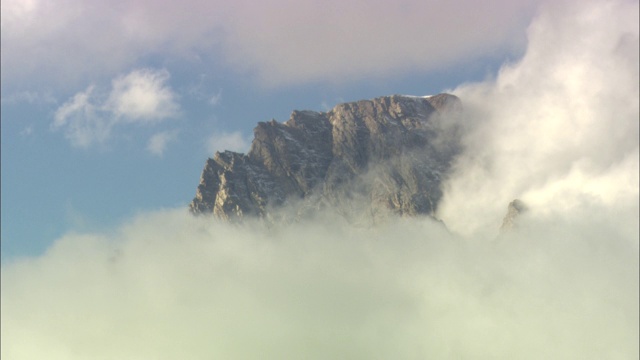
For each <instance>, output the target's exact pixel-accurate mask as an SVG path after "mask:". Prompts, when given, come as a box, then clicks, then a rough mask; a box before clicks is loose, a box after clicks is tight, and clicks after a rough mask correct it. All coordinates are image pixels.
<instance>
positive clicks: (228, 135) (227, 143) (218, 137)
mask: <svg viewBox="0 0 640 360" xmlns="http://www.w3.org/2000/svg"><path fill="white" fill-rule="evenodd" d="M250 145H251V139H250V138H249V137H247V136H244V135H242V133H241V132H239V131H233V132H224V131H223V132H214V133H213V134H211V136H209V138H208V139H207V143H206V149H207V153H209V154H210V156H213V154H215V153H216V152H217V151H220V152H223V151H225V150H229V151H235V152H240V153H246V152H247V151H248V150H249V146H250Z"/></svg>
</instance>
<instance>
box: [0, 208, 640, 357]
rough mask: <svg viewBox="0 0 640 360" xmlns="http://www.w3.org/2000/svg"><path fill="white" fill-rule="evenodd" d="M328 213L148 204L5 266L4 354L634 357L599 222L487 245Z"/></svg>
mask: <svg viewBox="0 0 640 360" xmlns="http://www.w3.org/2000/svg"><path fill="white" fill-rule="evenodd" d="M595 210H600V211H604V213H605V214H608V213H609V212H608V211H609V210H612V209H607V208H599V209H595ZM325 215H326V218H325V219H323V218H322V217H319V218H317V219H315V220H314V221H303V222H301V223H298V224H291V225H288V226H275V227H273V226H272V227H266V226H264V225H263V224H258V223H252V222H248V223H245V224H244V226H237V225H232V224H228V223H222V222H217V221H214V220H213V219H211V218H208V217H193V216H191V215H190V214H188V213H187V212H186V210H185V209H180V210H169V211H158V212H154V213H147V214H142V215H139V216H138V217H136V218H135V219H133V220H131V221H130V222H128V223H127V224H125V225H123V226H121V227H119V228H117V229H113V230H112V231H109V232H107V233H84V234H80V233H76V234H73V233H72V234H68V235H66V236H64V237H62V238H61V239H59V240H58V241H57V242H56V243H55V244H54V245H53V246H52V247H51V248H50V249H49V250H48V251H47V253H46V254H44V255H42V256H40V257H36V258H26V259H17V260H15V259H14V260H13V261H12V262H9V263H7V262H3V264H2V271H1V275H2V282H1V286H2V292H1V296H2V302H1V304H2V314H3V316H2V318H1V320H0V321H1V324H2V334H3V346H2V348H1V352H2V357H3V358H7V359H14V358H15V359H25V360H28V359H42V358H43V357H46V358H47V359H52V360H56V359H67V360H73V359H86V358H104V359H113V358H144V359H150V358H153V359H175V358H176V357H184V358H189V359H210V358H234V359H237V358H248V359H256V358H261V359H299V358H306V359H328V358H340V357H349V358H353V359H370V358H376V357H379V358H385V359H386V358H394V359H415V358H420V359H425V358H440V359H442V358H463V359H467V358H473V359H495V358H518V359H540V358H553V359H572V358H573V359H602V358H606V359H617V358H620V359H629V358H637V356H638V335H639V333H638V320H637V319H638V315H639V314H638V306H637V304H638V290H639V288H638V284H639V279H638V271H637V270H638V256H637V250H638V248H637V238H636V239H634V238H632V237H631V238H630V237H627V236H626V235H625V233H624V232H621V231H619V229H617V228H615V227H612V226H610V224H608V223H607V222H606V221H599V222H593V221H592V220H593V219H591V218H586V219H585V218H580V217H572V216H568V217H564V216H563V217H557V218H554V219H550V218H530V219H528V220H527V221H526V222H523V223H521V224H522V227H521V228H520V229H521V232H519V233H517V234H514V235H513V236H512V237H509V238H504V239H502V241H500V242H485V241H481V239H477V238H469V239H463V238H457V237H453V236H451V235H450V234H448V233H447V232H446V231H444V229H443V228H442V227H441V226H439V225H438V224H435V223H432V222H431V221H430V220H426V219H405V220H400V219H398V221H393V222H389V223H387V224H385V225H382V226H380V227H377V228H355V227H351V226H349V225H346V224H345V223H344V222H342V221H338V219H335V218H332V215H331V214H325ZM568 215H571V214H568Z"/></svg>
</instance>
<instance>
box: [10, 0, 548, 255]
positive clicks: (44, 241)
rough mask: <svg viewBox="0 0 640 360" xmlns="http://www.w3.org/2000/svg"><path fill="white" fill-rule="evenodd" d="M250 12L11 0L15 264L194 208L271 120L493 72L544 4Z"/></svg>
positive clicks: (260, 7) (271, 6)
mask: <svg viewBox="0 0 640 360" xmlns="http://www.w3.org/2000/svg"><path fill="white" fill-rule="evenodd" d="M512 3H513V4H512ZM159 4H162V5H159ZM237 4H238V3H237V2H235V1H234V2H230V1H217V2H215V1H214V2H209V3H207V4H202V3H199V2H192V3H190V2H186V3H185V2H172V1H164V2H152V1H133V2H131V1H126V2H125V1H113V2H109V4H108V5H106V4H100V5H98V4H94V3H92V2H87V1H82V0H71V1H60V2H43V1H37V0H33V1H26V0H3V2H2V6H3V11H2V54H3V56H2V257H3V258H6V257H13V256H18V255H33V254H39V253H42V252H43V250H44V249H46V247H47V246H48V245H49V244H51V242H52V241H53V240H54V239H56V238H57V237H59V236H60V235H62V234H63V233H65V232H67V231H84V230H89V229H99V228H101V227H108V226H111V225H113V224H115V223H118V222H120V221H122V220H123V219H125V218H127V217H129V216H131V215H132V214H135V213H137V212H140V211H144V210H149V209H156V208H162V207H175V206H186V204H187V203H188V202H189V201H190V199H191V198H192V197H193V195H194V193H195V188H196V185H197V183H198V178H199V175H200V170H201V168H202V166H203V164H204V162H205V160H206V158H207V157H208V156H212V154H213V151H215V150H216V149H218V150H223V148H229V149H232V150H237V151H243V150H246V149H247V147H248V144H249V143H250V139H251V135H252V129H253V127H254V126H255V125H256V123H257V122H258V121H267V120H270V119H272V118H275V119H276V120H278V121H285V120H286V119H287V118H288V116H289V114H290V112H291V111H292V110H294V109H311V110H327V109H329V108H331V107H333V106H334V105H336V104H337V103H340V102H344V101H353V100H359V99H365V98H373V97H376V96H382V95H389V94H418V95H423V94H433V93H438V92H441V91H444V90H446V89H452V88H454V87H455V86H457V85H459V84H461V83H463V82H466V81H477V80H482V79H483V78H485V77H491V76H494V75H495V73H496V71H497V69H498V68H499V66H500V65H501V64H502V63H503V62H504V61H505V60H507V59H515V58H517V57H518V56H521V54H522V51H523V49H524V39H525V30H526V26H527V24H528V22H529V21H530V19H531V17H532V16H533V14H534V13H535V5H536V2H533V1H519V2H510V1H504V2H500V1H498V2H494V3H492V4H489V5H488V6H487V5H485V6H479V5H475V3H474V2H468V3H465V2H460V3H459V4H456V5H452V4H448V3H445V2H422V1H402V2H400V3H396V2H384V1H378V2H372V3H371V2H362V1H351V2H346V3H343V2H336V1H334V2H331V1H329V2H315V1H303V2H299V3H291V2H286V1H265V2H260V3H259V4H252V3H250V2H249V3H247V4H245V5H246V6H245V5H242V6H241V5H237ZM461 6H462V7H472V8H476V9H477V10H479V11H480V16H481V17H484V18H475V16H470V14H467V15H465V16H463V18H460V17H459V13H458V12H457V11H458V7H461ZM189 8H191V10H185V11H182V10H183V9H189ZM494 10H495V11H494ZM318 12H322V13H324V16H322V17H321V16H317V13H318ZM223 15H224V16H223ZM464 22H467V23H466V24H465V23H464ZM125 25H126V26H125ZM442 36H445V38H443V39H440V38H441V37H442ZM447 37H449V38H447ZM310 52H313V53H310ZM145 93H146V95H145ZM145 96H146V98H145ZM80 98H83V99H84V101H85V102H84V103H81V101H80ZM74 99H76V100H78V101H79V102H74ZM127 99H128V100H127ZM127 102H128V103H127ZM74 106H75V107H74ZM65 109H66V113H65ZM65 114H66V115H65ZM152 139H153V140H152Z"/></svg>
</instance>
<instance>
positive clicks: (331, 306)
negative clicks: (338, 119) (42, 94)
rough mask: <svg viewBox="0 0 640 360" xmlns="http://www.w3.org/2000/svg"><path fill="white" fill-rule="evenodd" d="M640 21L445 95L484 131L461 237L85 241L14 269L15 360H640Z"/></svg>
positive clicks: (602, 12)
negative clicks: (511, 211)
mask: <svg viewBox="0 0 640 360" xmlns="http://www.w3.org/2000/svg"><path fill="white" fill-rule="evenodd" d="M555 10H557V9H556V8H554V11H555ZM637 10H638V6H637V3H631V2H624V1H621V2H607V3H606V4H601V3H588V4H586V5H585V4H581V5H580V6H576V7H575V8H574V7H568V8H567V9H564V11H565V12H564V13H562V14H564V16H558V15H557V13H556V12H552V11H548V12H546V13H543V14H542V15H541V17H540V18H539V19H538V20H537V21H536V22H534V23H533V24H532V26H531V27H530V30H529V45H528V48H527V51H526V53H525V55H524V56H523V58H522V59H520V60H518V61H515V62H511V63H507V64H505V65H504V66H503V67H502V69H501V70H500V72H499V73H498V74H496V75H495V77H492V78H489V79H487V80H486V81H484V82H480V83H470V84H462V85H461V86H459V87H458V88H456V89H453V90H446V89H443V92H447V93H450V94H453V95H455V96H457V97H458V98H459V99H461V101H462V102H463V104H464V111H465V113H466V115H465V116H464V117H463V118H464V119H465V121H463V122H460V124H461V127H460V131H461V133H460V144H461V149H462V150H461V151H460V152H459V153H458V154H457V155H456V156H455V157H454V158H453V160H452V162H451V163H450V168H449V170H448V174H449V175H448V177H447V178H446V181H444V182H442V183H441V184H440V190H441V197H440V201H439V203H438V206H437V207H436V209H435V212H434V213H433V214H432V215H433V217H437V218H438V219H442V221H444V223H445V224H446V228H444V227H443V226H442V225H441V224H440V223H439V222H437V221H435V220H434V219H432V218H431V217H429V216H426V215H425V216H397V217H391V218H390V219H392V221H384V222H381V223H378V224H377V225H376V226H353V223H351V222H349V221H347V220H346V219H345V217H343V216H341V215H340V214H336V213H335V212H332V211H324V210H323V209H322V208H320V209H319V210H318V211H317V212H314V215H313V216H309V217H302V218H301V219H300V220H299V221H292V222H282V223H276V224H275V225H269V224H266V223H265V222H264V221H258V220H256V221H254V220H251V219H247V221H245V222H244V223H242V224H238V223H234V222H229V221H226V220H222V219H218V218H215V217H214V216H192V214H191V213H189V211H188V210H187V209H186V206H182V207H180V208H177V209H164V210H162V209H161V210H157V211H153V212H146V213H141V214H139V215H137V216H136V217H134V218H132V219H130V220H129V221H127V222H125V223H124V224H122V225H121V226H119V227H116V228H114V229H110V230H107V231H102V232H88V233H69V234H67V235H65V236H63V237H62V238H60V239H59V240H58V241H57V242H56V243H55V244H54V245H53V246H52V247H51V248H50V249H49V250H48V251H47V252H46V253H45V254H44V255H42V256H39V257H33V258H22V259H14V260H12V261H11V262H9V263H3V264H2V271H1V276H2V279H1V280H2V281H1V286H2V292H1V296H2V301H1V306H2V309H1V310H2V317H1V333H2V347H1V350H0V351H1V357H2V358H3V359H38V360H39V359H52V360H57V359H160V360H163V359H166V360H169V359H178V358H180V359H182V358H185V359H196V360H198V359H203V360H204V359H211V358H221V359H301V358H304V359H342V358H348V359H372V358H373V359H514V358H515V359H580V360H582V359H637V358H638V357H639V356H640V354H639V346H638V345H639V343H638V338H639V337H640V331H639V328H640V326H639V322H638V318H639V315H640V314H639V310H638V303H639V290H640V289H639V287H640V279H639V273H638V270H639V267H640V266H639V256H638V251H639V239H640V234H639V230H638V229H639V225H640V224H639V218H640V211H639V199H640V196H639V190H638V183H639V180H640V179H639V175H638V174H639V172H640V171H639V170H640V166H639V143H638V136H639V130H638V118H639V101H638V99H639V98H640V96H639V95H640V94H639V86H638V81H637V79H638V75H639V74H638V63H639V61H638V28H637V24H638V15H637V14H638V11H637ZM568 14H570V16H569V15H568ZM257 120H258V121H259V120H260V119H257ZM265 126H266V127H269V125H265ZM272 127H273V128H275V129H278V125H273V126H272ZM221 154H223V155H222V157H223V159H222V160H224V156H225V155H224V154H225V153H221ZM203 161H204V159H203ZM197 175H198V174H194V176H195V179H194V183H195V181H196V180H197ZM194 185H195V184H194ZM514 199H520V200H521V201H522V202H523V203H524V204H526V206H527V211H526V212H520V211H518V212H519V215H518V216H517V217H514V218H513V221H512V223H513V224H514V225H517V226H513V227H510V228H511V230H509V231H506V232H504V233H503V235H501V236H497V235H498V233H499V228H500V226H501V224H502V223H503V221H504V220H503V218H504V216H505V214H506V213H507V212H508V210H509V208H508V206H509V203H510V202H512V201H513V200H514ZM365 200H366V201H364V202H363V203H361V204H363V206H369V205H370V204H371V202H370V199H369V198H366V199H365ZM185 205H186V204H185ZM514 205H517V204H514ZM512 208H513V209H515V210H517V209H518V207H517V206H513V207H512ZM283 209H284V210H285V211H286V210H291V214H292V216H293V215H295V214H297V213H298V212H297V210H298V209H296V208H295V207H291V208H290V207H287V206H285V207H283ZM431 211H432V210H429V211H427V212H426V213H427V215H429V214H431ZM394 216H396V215H394ZM509 219H511V218H509ZM507 223H510V222H509V221H507Z"/></svg>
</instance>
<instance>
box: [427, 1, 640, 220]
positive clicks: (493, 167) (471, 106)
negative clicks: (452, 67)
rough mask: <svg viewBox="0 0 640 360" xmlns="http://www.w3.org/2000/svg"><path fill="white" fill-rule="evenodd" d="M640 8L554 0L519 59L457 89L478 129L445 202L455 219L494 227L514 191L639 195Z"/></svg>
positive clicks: (548, 203)
mask: <svg viewBox="0 0 640 360" xmlns="http://www.w3.org/2000/svg"><path fill="white" fill-rule="evenodd" d="M638 10H639V9H638V3H637V2H628V1H609V2H600V1H587V2H580V3H577V4H574V5H571V4H557V5H554V6H549V7H547V8H546V11H545V12H543V13H542V14H541V16H540V17H539V18H537V19H536V21H535V22H534V23H533V24H532V25H531V26H530V28H529V45H528V48H527V52H526V54H525V56H524V57H523V58H522V59H521V60H520V61H518V62H517V63H514V64H510V65H505V66H503V68H502V69H501V71H500V73H499V74H498V76H497V78H496V79H495V80H492V81H487V82H484V83H478V84H468V85H463V86H461V87H459V88H458V89H456V90H455V91H454V92H455V93H456V94H457V95H458V96H459V97H460V98H461V99H463V102H464V104H465V107H466V108H467V111H468V116H467V119H466V121H467V122H466V123H465V124H464V125H465V126H466V127H467V128H468V130H469V133H468V136H467V138H466V139H465V144H466V146H467V147H468V149H467V151H466V153H465V154H464V156H463V157H462V158H460V159H459V162H458V164H457V171H456V173H455V174H454V175H453V176H452V178H451V180H450V181H449V183H448V184H447V186H448V187H447V189H446V191H445V197H444V202H443V204H442V205H441V206H440V210H439V211H440V215H441V216H442V218H443V219H444V220H445V222H446V223H447V224H449V226H450V227H452V228H454V229H456V230H457V231H460V232H462V233H472V232H476V231H479V230H480V229H483V230H486V231H487V232H492V231H495V228H496V221H498V220H497V217H498V215H499V214H501V213H502V212H504V204H506V203H507V202H509V201H510V200H512V199H514V198H521V199H522V200H524V201H525V202H527V203H529V204H530V205H532V206H534V207H535V208H537V209H538V210H539V211H550V212H553V211H559V210H560V209H562V211H568V210H569V209H576V208H580V207H581V206H583V205H584V203H585V201H586V202H587V203H589V202H591V201H600V202H603V203H616V202H620V203H625V202H628V201H637V199H638V182H639V178H638V173H639V165H638V153H639V150H638V137H639V131H638V117H639V111H638V109H639V105H638V102H639V101H638V99H639V98H640V93H639V89H638V81H637V79H638V54H637V52H638V48H637V43H638V22H639V20H638ZM630 44H635V46H631V45H630ZM492 221H493V222H492Z"/></svg>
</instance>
